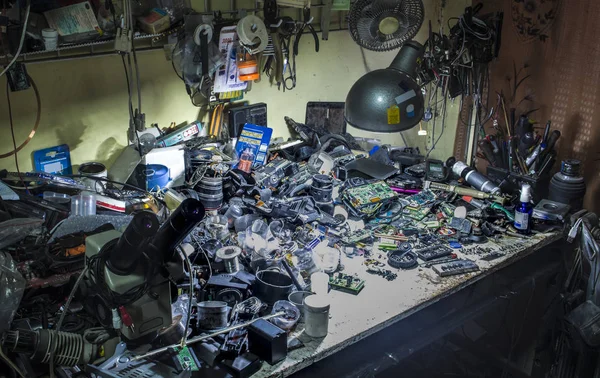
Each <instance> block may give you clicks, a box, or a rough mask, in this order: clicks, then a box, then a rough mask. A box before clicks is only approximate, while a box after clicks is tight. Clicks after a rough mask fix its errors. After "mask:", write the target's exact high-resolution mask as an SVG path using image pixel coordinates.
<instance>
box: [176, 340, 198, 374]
mask: <svg viewBox="0 0 600 378" xmlns="http://www.w3.org/2000/svg"><path fill="white" fill-rule="evenodd" d="M174 362H175V367H176V368H177V370H178V371H198V370H200V361H198V359H197V358H196V355H195V354H194V351H193V350H191V349H189V348H188V347H187V346H184V347H183V348H181V350H180V351H179V353H177V354H176V355H175V357H174Z"/></svg>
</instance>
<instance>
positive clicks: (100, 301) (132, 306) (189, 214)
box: [86, 198, 205, 340]
mask: <svg viewBox="0 0 600 378" xmlns="http://www.w3.org/2000/svg"><path fill="white" fill-rule="evenodd" d="M204 214H205V211H204V207H203V206H202V203H200V201H198V200H195V199H191V198H188V199H186V200H185V201H183V202H182V203H181V205H180V206H179V207H178V208H177V210H175V211H174V212H173V213H172V214H171V216H170V217H169V218H168V219H167V220H166V222H165V223H163V225H162V226H161V227H160V228H159V226H158V225H159V222H158V219H157V217H156V215H154V214H153V213H151V212H147V211H144V212H140V213H138V214H136V215H135V216H134V218H133V220H132V221H131V223H130V224H129V226H128V227H127V229H126V230H125V232H123V233H122V234H121V233H120V232H118V231H115V230H111V231H106V232H102V233H99V234H96V235H92V236H90V237H88V238H87V239H86V261H87V264H88V269H89V271H88V277H87V283H88V285H86V286H87V288H86V291H88V293H89V295H87V296H86V297H87V302H86V305H87V306H86V308H87V310H88V311H89V312H91V313H93V314H94V315H95V316H96V317H98V320H99V321H100V322H101V323H102V324H103V325H104V326H105V327H108V326H112V327H114V328H120V331H121V335H122V336H123V337H124V338H125V339H127V340H136V339H138V338H140V337H142V336H146V335H153V334H155V333H156V332H157V331H158V330H160V329H161V328H163V327H166V326H169V325H170V324H171V322H172V321H171V290H170V283H169V280H168V279H167V277H165V275H164V274H160V273H162V272H163V271H164V269H163V267H164V266H165V264H167V263H169V262H171V260H173V258H174V255H175V249H176V247H177V246H178V245H179V244H180V243H181V241H183V239H184V238H185V237H186V236H187V235H188V234H189V232H190V231H191V230H192V229H193V228H194V227H195V226H196V225H197V224H198V222H200V221H201V220H202V218H204Z"/></svg>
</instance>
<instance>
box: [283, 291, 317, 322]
mask: <svg viewBox="0 0 600 378" xmlns="http://www.w3.org/2000/svg"><path fill="white" fill-rule="evenodd" d="M309 295H313V293H311V292H310V291H294V292H293V293H291V294H290V295H288V301H290V302H291V303H292V304H293V305H294V306H296V307H298V310H300V319H298V322H299V323H303V322H304V298H306V297H308V296H309Z"/></svg>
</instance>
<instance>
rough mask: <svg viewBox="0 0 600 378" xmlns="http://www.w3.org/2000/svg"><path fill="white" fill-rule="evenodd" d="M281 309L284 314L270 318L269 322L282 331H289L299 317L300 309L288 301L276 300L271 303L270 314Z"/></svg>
mask: <svg viewBox="0 0 600 378" xmlns="http://www.w3.org/2000/svg"><path fill="white" fill-rule="evenodd" d="M279 311H283V312H285V315H283V316H278V317H276V318H272V319H271V323H273V324H275V325H276V326H277V327H279V328H281V329H282V330H284V331H290V330H291V329H292V328H294V326H295V325H296V323H298V320H299V319H300V310H299V309H298V307H296V306H295V305H294V304H293V303H292V302H290V301H277V302H275V303H274V304H273V310H272V311H271V314H274V313H276V312H279Z"/></svg>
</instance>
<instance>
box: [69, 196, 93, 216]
mask: <svg viewBox="0 0 600 378" xmlns="http://www.w3.org/2000/svg"><path fill="white" fill-rule="evenodd" d="M85 215H96V197H94V196H93V195H92V194H80V195H77V196H73V197H71V216H85Z"/></svg>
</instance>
